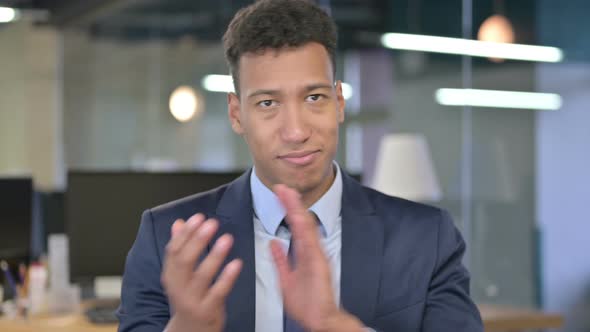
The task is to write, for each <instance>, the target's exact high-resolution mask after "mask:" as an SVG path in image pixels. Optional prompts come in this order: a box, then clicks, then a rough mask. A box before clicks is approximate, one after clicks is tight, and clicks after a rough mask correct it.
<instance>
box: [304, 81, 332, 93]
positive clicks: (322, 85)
mask: <svg viewBox="0 0 590 332" xmlns="http://www.w3.org/2000/svg"><path fill="white" fill-rule="evenodd" d="M332 87H333V86H332V85H331V84H326V83H317V84H310V85H308V86H306V87H305V91H308V92H309V91H312V90H315V89H332Z"/></svg>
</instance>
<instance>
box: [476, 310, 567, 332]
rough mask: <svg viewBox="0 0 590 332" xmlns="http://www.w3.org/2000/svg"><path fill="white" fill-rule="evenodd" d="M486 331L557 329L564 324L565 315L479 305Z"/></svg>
mask: <svg viewBox="0 0 590 332" xmlns="http://www.w3.org/2000/svg"><path fill="white" fill-rule="evenodd" d="M478 307H479V311H480V312H481V317H482V319H483V324H484V327H485V331H486V332H499V331H524V330H534V329H555V328H560V327H562V326H563V317H561V316H560V315H557V314H550V313H544V312H540V311H535V310H530V309H517V308H509V307H500V306H493V305H485V304H480V305H478Z"/></svg>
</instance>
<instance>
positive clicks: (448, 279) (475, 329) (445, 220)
mask: <svg viewBox="0 0 590 332" xmlns="http://www.w3.org/2000/svg"><path fill="white" fill-rule="evenodd" d="M464 253H465V242H464V241H463V238H462V237H461V234H460V233H459V231H458V230H457V229H456V227H455V225H454V224H453V222H452V220H451V218H450V217H449V215H448V214H447V213H446V212H442V213H441V221H440V223H439V230H438V243H437V259H436V265H435V268H434V271H433V275H432V279H431V282H430V286H429V290H428V295H427V299H426V307H425V312H424V320H423V324H422V331H423V332H434V331H443V330H444V331H455V332H460V331H465V332H479V331H483V326H482V322H481V317H480V315H479V310H478V309H477V307H476V306H475V304H474V303H473V301H472V300H471V298H470V296H469V279H470V277H469V272H468V271H467V269H465V267H464V266H463V264H462V263H461V259H462V257H463V254H464Z"/></svg>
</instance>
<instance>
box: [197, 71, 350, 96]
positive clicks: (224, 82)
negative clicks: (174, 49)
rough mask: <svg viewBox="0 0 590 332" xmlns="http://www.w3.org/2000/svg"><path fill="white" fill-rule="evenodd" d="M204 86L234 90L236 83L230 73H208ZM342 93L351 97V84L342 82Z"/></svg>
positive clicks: (222, 90)
mask: <svg viewBox="0 0 590 332" xmlns="http://www.w3.org/2000/svg"><path fill="white" fill-rule="evenodd" d="M201 84H202V86H203V88H204V89H205V90H207V91H211V92H226V93H227V92H234V83H233V79H232V77H231V76H230V75H207V76H205V77H204V78H203V80H202V81H201ZM342 95H343V96H344V99H349V98H350V97H352V95H353V90H352V87H351V86H350V84H348V83H342Z"/></svg>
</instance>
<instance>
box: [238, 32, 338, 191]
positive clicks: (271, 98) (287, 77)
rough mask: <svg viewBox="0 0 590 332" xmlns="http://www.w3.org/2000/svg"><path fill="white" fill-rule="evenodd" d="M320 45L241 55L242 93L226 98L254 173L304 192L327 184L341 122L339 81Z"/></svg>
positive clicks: (272, 182)
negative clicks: (254, 168)
mask: <svg viewBox="0 0 590 332" xmlns="http://www.w3.org/2000/svg"><path fill="white" fill-rule="evenodd" d="M333 82H334V79H333V71H332V63H331V60H330V57H329V55H328V52H327V51H326V49H325V48H324V47H323V46H322V45H321V44H319V43H313V42H312V43H308V44H305V45H303V46H300V47H297V48H284V49H280V50H267V51H265V52H264V53H248V54H245V55H243V56H242V57H241V58H240V63H239V87H240V96H239V97H238V96H237V95H235V94H230V95H229V97H228V104H229V117H230V121H231V123H232V128H233V130H234V131H235V132H236V133H238V134H240V135H242V136H243V137H244V139H245V141H246V143H247V144H248V147H249V149H250V153H251V155H252V157H253V160H254V165H255V166H256V175H257V176H258V177H259V178H260V179H261V180H262V182H263V183H264V184H265V185H266V186H269V187H270V186H272V185H274V184H277V183H283V184H286V185H287V186H289V187H291V188H294V189H296V190H297V191H299V192H300V193H302V194H303V193H306V192H310V191H313V190H314V189H317V188H318V187H325V189H327V188H328V186H329V184H330V183H331V182H330V181H331V177H332V173H331V172H332V160H333V159H334V156H335V154H336V149H337V145H338V126H339V124H340V123H342V121H343V120H344V98H343V97H342V88H341V84H340V82H338V83H337V84H336V86H334V84H333Z"/></svg>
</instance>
